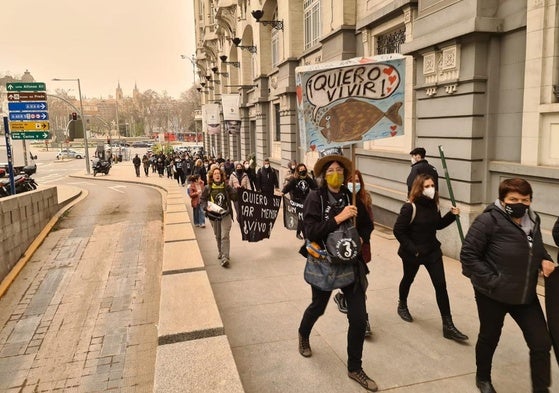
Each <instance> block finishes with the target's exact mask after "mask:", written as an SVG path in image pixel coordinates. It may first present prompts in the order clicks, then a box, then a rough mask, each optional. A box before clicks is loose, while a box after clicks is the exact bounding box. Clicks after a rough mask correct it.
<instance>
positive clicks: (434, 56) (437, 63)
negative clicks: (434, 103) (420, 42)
mask: <svg viewBox="0 0 559 393" xmlns="http://www.w3.org/2000/svg"><path fill="white" fill-rule="evenodd" d="M423 76H424V77H425V84H426V85H427V86H433V88H431V87H430V88H427V90H426V91H425V94H426V95H427V96H432V95H435V94H437V89H436V86H437V85H444V89H445V92H446V93H447V94H454V93H455V92H456V91H457V89H458V79H459V76H460V46H459V45H451V46H447V47H445V48H442V49H440V50H437V51H432V52H427V53H425V54H424V55H423ZM433 89H434V90H433Z"/></svg>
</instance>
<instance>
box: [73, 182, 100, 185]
mask: <svg viewBox="0 0 559 393" xmlns="http://www.w3.org/2000/svg"><path fill="white" fill-rule="evenodd" d="M68 184H71V185H77V184H87V185H91V184H95V183H94V182H91V181H78V182H72V183H68Z"/></svg>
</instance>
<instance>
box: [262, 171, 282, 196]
mask: <svg viewBox="0 0 559 393" xmlns="http://www.w3.org/2000/svg"><path fill="white" fill-rule="evenodd" d="M278 187H279V182H278V175H277V174H276V171H274V169H273V168H272V167H269V168H264V167H262V168H260V169H259V170H258V173H257V174H256V188H257V189H258V190H259V191H260V192H261V193H262V194H268V195H272V194H273V193H274V188H278Z"/></svg>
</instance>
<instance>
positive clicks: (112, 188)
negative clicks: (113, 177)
mask: <svg viewBox="0 0 559 393" xmlns="http://www.w3.org/2000/svg"><path fill="white" fill-rule="evenodd" d="M109 188H110V189H111V190H113V191H116V192H120V193H121V194H125V192H124V191H120V190H117V188H126V186H112V187H109Z"/></svg>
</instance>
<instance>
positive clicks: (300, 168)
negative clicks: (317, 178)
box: [294, 163, 309, 177]
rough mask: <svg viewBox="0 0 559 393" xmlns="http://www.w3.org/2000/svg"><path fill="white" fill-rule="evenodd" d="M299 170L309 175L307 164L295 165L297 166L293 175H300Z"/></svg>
mask: <svg viewBox="0 0 559 393" xmlns="http://www.w3.org/2000/svg"><path fill="white" fill-rule="evenodd" d="M301 171H306V172H307V176H308V175H309V171H308V170H307V166H306V165H305V164H302V163H301V164H299V165H297V167H296V168H295V172H294V175H295V176H297V177H299V176H301Z"/></svg>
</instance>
